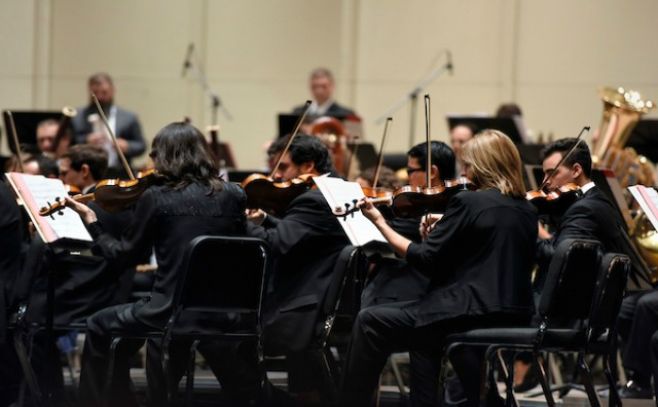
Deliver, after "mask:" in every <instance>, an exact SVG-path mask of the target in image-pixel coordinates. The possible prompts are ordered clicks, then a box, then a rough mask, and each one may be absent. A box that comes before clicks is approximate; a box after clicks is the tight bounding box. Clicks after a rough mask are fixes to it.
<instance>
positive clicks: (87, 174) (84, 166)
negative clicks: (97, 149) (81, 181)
mask: <svg viewBox="0 0 658 407" xmlns="http://www.w3.org/2000/svg"><path fill="white" fill-rule="evenodd" d="M80 174H82V176H83V177H85V178H91V169H90V168H89V164H82V166H81V167H80Z"/></svg>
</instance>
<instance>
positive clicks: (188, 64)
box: [180, 42, 194, 78]
mask: <svg viewBox="0 0 658 407" xmlns="http://www.w3.org/2000/svg"><path fill="white" fill-rule="evenodd" d="M192 52H194V43H193V42H190V44H189V45H188V46H187V53H186V54H185V61H183V70H182V71H181V74H180V76H181V78H184V77H185V72H187V70H188V69H190V67H191V66H192Z"/></svg>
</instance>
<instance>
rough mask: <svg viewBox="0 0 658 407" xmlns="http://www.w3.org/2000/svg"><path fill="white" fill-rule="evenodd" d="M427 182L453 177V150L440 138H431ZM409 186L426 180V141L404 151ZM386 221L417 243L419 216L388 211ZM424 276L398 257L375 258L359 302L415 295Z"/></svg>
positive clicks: (419, 185)
mask: <svg viewBox="0 0 658 407" xmlns="http://www.w3.org/2000/svg"><path fill="white" fill-rule="evenodd" d="M431 149H432V167H431V170H430V171H431V172H430V183H431V185H432V186H442V185H443V181H444V180H450V179H453V178H455V159H456V158H455V154H454V153H453V151H452V150H451V149H450V147H448V145H447V144H446V143H444V142H442V141H432V144H431ZM407 174H408V177H409V180H408V181H409V186H411V187H414V188H416V187H417V188H422V187H425V186H426V184H427V143H420V144H417V145H415V146H413V147H412V148H411V149H410V150H409V151H408V152H407ZM387 222H388V224H389V226H391V228H393V230H395V231H396V232H398V233H399V234H401V235H402V236H404V237H406V238H407V239H409V240H411V241H412V242H415V243H420V241H421V240H422V239H421V236H420V232H419V226H420V222H421V219H420V218H419V217H411V218H401V217H397V216H394V215H393V214H391V215H390V216H389V217H387ZM428 282H429V280H428V278H427V276H425V275H424V274H422V273H421V272H419V271H417V270H416V269H414V268H413V267H410V266H409V265H408V264H407V262H406V261H404V260H401V259H391V258H382V259H380V260H379V261H377V263H376V266H375V268H374V269H373V271H372V272H371V273H370V275H369V279H368V282H367V285H366V286H365V287H364V289H363V296H362V298H361V301H362V303H361V305H362V306H363V307H367V306H370V305H377V304H382V303H385V302H395V301H406V300H415V299H418V298H419V297H420V296H421V295H422V294H423V293H424V292H425V290H426V288H427V284H428Z"/></svg>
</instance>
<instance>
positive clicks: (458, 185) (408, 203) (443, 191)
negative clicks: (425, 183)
mask: <svg viewBox="0 0 658 407" xmlns="http://www.w3.org/2000/svg"><path fill="white" fill-rule="evenodd" d="M476 189H477V188H476V186H475V184H473V183H472V182H471V181H470V180H468V179H467V178H465V177H461V178H457V179H452V180H445V181H443V185H437V186H433V187H429V188H428V187H412V186H411V185H406V186H403V187H402V188H400V189H398V190H397V191H395V192H394V194H393V202H392V206H393V212H394V213H395V215H396V216H399V217H401V218H413V217H419V216H422V215H424V214H426V213H443V212H445V210H446V207H447V206H448V202H449V201H450V198H452V197H453V196H455V195H456V194H458V193H459V192H462V191H474V190H476Z"/></svg>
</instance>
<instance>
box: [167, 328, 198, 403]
mask: <svg viewBox="0 0 658 407" xmlns="http://www.w3.org/2000/svg"><path fill="white" fill-rule="evenodd" d="M198 346H199V340H198V339H196V340H194V342H192V346H190V356H189V359H188V360H187V376H186V379H185V405H186V406H191V405H193V404H194V400H193V397H192V395H193V391H194V371H195V369H196V350H197V347H198ZM173 390H174V389H173V388H172V391H173Z"/></svg>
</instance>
